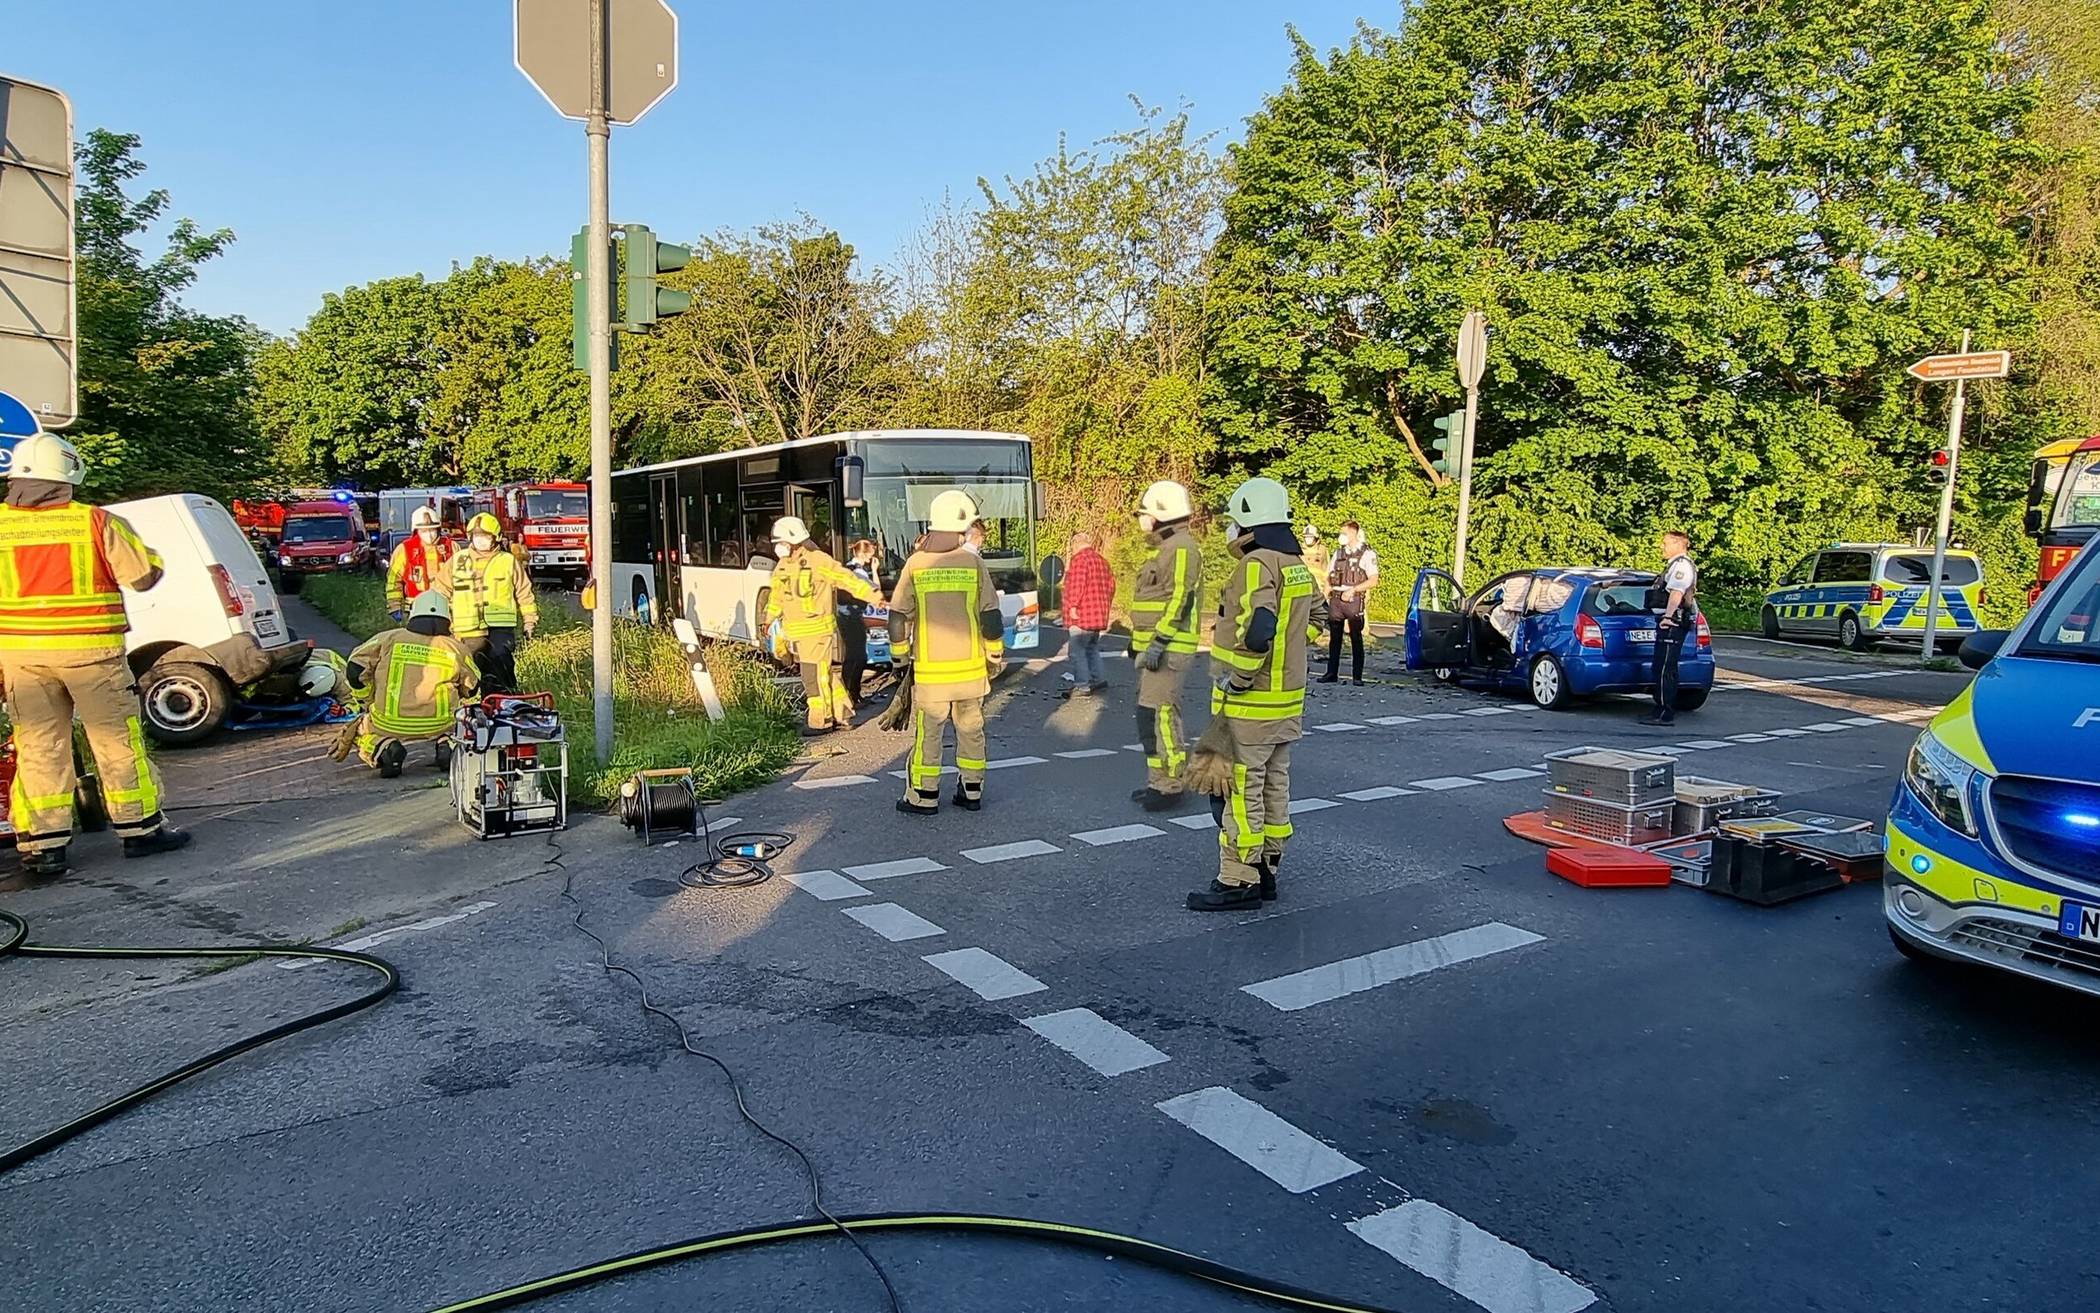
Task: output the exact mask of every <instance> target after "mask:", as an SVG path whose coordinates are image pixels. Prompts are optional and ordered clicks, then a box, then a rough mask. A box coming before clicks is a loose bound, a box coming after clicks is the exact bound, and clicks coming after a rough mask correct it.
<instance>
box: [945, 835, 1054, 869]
mask: <svg viewBox="0 0 2100 1313" xmlns="http://www.w3.org/2000/svg"><path fill="white" fill-rule="evenodd" d="M1063 851H1064V849H1062V848H1060V847H1058V846H1057V845H1056V844H1054V843H1044V842H1043V841H1042V840H1041V839H1022V840H1020V841H1019V842H1017V843H995V844H993V845H992V846H991V847H989V848H965V849H963V854H962V855H963V856H965V857H967V858H969V859H970V860H971V861H973V862H975V863H977V864H978V865H979V866H990V865H991V864H992V863H993V862H1010V861H1013V860H1014V859H1015V858H1018V857H1044V856H1047V855H1049V854H1050V853H1061V852H1063Z"/></svg>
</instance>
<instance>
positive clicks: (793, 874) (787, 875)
mask: <svg viewBox="0 0 2100 1313" xmlns="http://www.w3.org/2000/svg"><path fill="white" fill-rule="evenodd" d="M780 878H781V879H783V880H785V881H787V882H788V883H789V884H791V885H793V886H795V887H796V888H797V889H800V890H801V891H802V892H803V893H806V894H808V895H809V896H810V897H812V898H821V899H823V900H824V901H825V902H827V903H829V902H835V901H837V900H838V899H841V898H859V897H861V896H862V895H863V894H865V893H867V892H868V891H867V890H865V889H863V888H861V887H860V886H859V885H857V884H855V883H853V882H852V881H851V880H848V879H847V878H846V877H845V876H843V875H840V874H839V873H838V872H837V871H787V872H783V873H782V874H781V877H780Z"/></svg>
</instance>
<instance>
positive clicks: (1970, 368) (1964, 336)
mask: <svg viewBox="0 0 2100 1313" xmlns="http://www.w3.org/2000/svg"><path fill="white" fill-rule="evenodd" d="M1904 372H1905V373H1907V374H1909V375H1910V376H1911V377H1912V378H1915V379H1917V380H1919V381H1920V382H1925V383H1941V382H1945V381H1947V380H1948V379H1952V380H1953V381H1954V403H1953V404H1952V405H1951V406H1949V407H1948V409H1947V481H1946V483H1944V484H1942V485H1941V487H1940V521H1939V528H1938V529H1937V531H1936V532H1935V533H1934V534H1933V539H1932V578H1931V579H1929V580H1927V581H1926V583H1925V643H1924V646H1923V648H1922V649H1920V651H1919V653H1918V655H1919V656H1920V657H1921V658H1922V659H1924V660H1927V661H1930V660H1931V659H1932V658H1933V657H1934V656H1935V655H1937V653H1938V647H1937V645H1936V643H1935V635H1936V634H1937V633H1938V632H1939V611H1940V576H1941V575H1942V574H1944V573H1945V572H1946V569H1947V534H1948V531H1949V529H1950V528H1951V526H1952V524H1953V521H1954V478H1955V475H1956V473H1957V472H1958V471H1959V470H1960V469H1961V422H1962V416H1963V412H1964V410H1965V409H1966V407H1967V404H1968V381H1969V380H1970V379H1972V378H2004V377H2005V376H2006V375H2007V374H2009V373H2011V372H2012V353H2011V352H2010V351H1975V352H1972V351H1970V350H1969V330H1968V329H1966V328H1965V329H1963V330H1962V333H1961V350H1960V352H1958V353H1957V354H1955V355H1951V356H1927V357H1925V359H1923V360H1920V361H1918V362H1917V363H1916V364H1914V365H1912V366H1910V368H1908V369H1907V370H1905V371H1904Z"/></svg>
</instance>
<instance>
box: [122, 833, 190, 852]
mask: <svg viewBox="0 0 2100 1313" xmlns="http://www.w3.org/2000/svg"><path fill="white" fill-rule="evenodd" d="M189 846H190V832H189V831H188V830H178V829H176V828H175V827H174V826H172V825H163V826H161V827H160V828H159V829H157V830H155V831H154V832H153V833H151V834H142V835H139V836H138V837H137V838H135V839H126V840H125V841H124V855H125V856H126V857H151V856H152V855H153V854H155V853H171V852H174V851H175V850H176V849H177V848H187V847H189Z"/></svg>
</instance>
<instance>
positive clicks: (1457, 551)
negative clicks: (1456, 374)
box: [1451, 387, 1480, 588]
mask: <svg viewBox="0 0 2100 1313" xmlns="http://www.w3.org/2000/svg"><path fill="white" fill-rule="evenodd" d="M1479 414H1480V389H1479V388H1477V387H1470V388H1467V389H1466V434H1465V437H1463V438H1461V439H1460V440H1459V444H1458V542H1457V543H1456V544H1455V545H1454V546H1453V547H1452V549H1451V578H1452V581H1453V582H1455V583H1456V584H1457V585H1458V586H1459V587H1460V588H1464V587H1465V586H1466V521H1467V519H1468V518H1469V517H1470V516H1471V515H1472V513H1473V421H1474V420H1475V419H1477V418H1478V417H1479Z"/></svg>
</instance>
